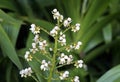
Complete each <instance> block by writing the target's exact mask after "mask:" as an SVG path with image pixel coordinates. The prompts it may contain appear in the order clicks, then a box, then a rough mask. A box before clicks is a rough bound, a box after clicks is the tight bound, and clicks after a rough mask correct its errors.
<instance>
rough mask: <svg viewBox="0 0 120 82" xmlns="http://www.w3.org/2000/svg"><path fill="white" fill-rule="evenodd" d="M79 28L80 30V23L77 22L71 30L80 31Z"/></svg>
mask: <svg viewBox="0 0 120 82" xmlns="http://www.w3.org/2000/svg"><path fill="white" fill-rule="evenodd" d="M79 30H80V24H79V23H77V24H76V25H75V26H73V27H72V30H71V31H73V32H77V31H79Z"/></svg>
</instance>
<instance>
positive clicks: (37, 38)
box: [33, 34, 39, 43]
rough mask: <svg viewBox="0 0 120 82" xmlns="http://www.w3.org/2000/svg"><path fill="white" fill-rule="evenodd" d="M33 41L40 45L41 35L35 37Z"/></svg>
mask: <svg viewBox="0 0 120 82" xmlns="http://www.w3.org/2000/svg"><path fill="white" fill-rule="evenodd" d="M33 41H34V42H35V43H38V42H39V35H38V34H36V35H35V37H34V39H33Z"/></svg>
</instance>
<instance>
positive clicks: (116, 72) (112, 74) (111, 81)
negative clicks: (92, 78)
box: [97, 65, 120, 82]
mask: <svg viewBox="0 0 120 82" xmlns="http://www.w3.org/2000/svg"><path fill="white" fill-rule="evenodd" d="M118 78H120V65H118V66H116V67H114V68H112V69H111V70H109V71H108V72H106V73H105V74H104V75H103V76H102V77H100V78H99V79H98V80H97V82H115V80H116V79H118Z"/></svg>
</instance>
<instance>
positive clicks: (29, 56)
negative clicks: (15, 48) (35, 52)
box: [24, 51, 33, 61]
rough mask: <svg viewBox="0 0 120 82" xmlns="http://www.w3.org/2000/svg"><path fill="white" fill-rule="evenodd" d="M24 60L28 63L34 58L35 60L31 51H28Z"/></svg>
mask: <svg viewBox="0 0 120 82" xmlns="http://www.w3.org/2000/svg"><path fill="white" fill-rule="evenodd" d="M24 58H25V59H26V60H27V61H32V58H33V57H32V56H31V54H30V52H29V51H26V53H25V56H24Z"/></svg>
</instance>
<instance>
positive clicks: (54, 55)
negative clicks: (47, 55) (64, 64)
mask: <svg viewBox="0 0 120 82" xmlns="http://www.w3.org/2000/svg"><path fill="white" fill-rule="evenodd" d="M57 39H58V37H57V36H56V37H55V46H54V54H53V60H52V67H51V69H50V75H49V77H48V82H51V80H52V75H53V72H54V68H55V65H56V64H55V63H56V53H57Z"/></svg>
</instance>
